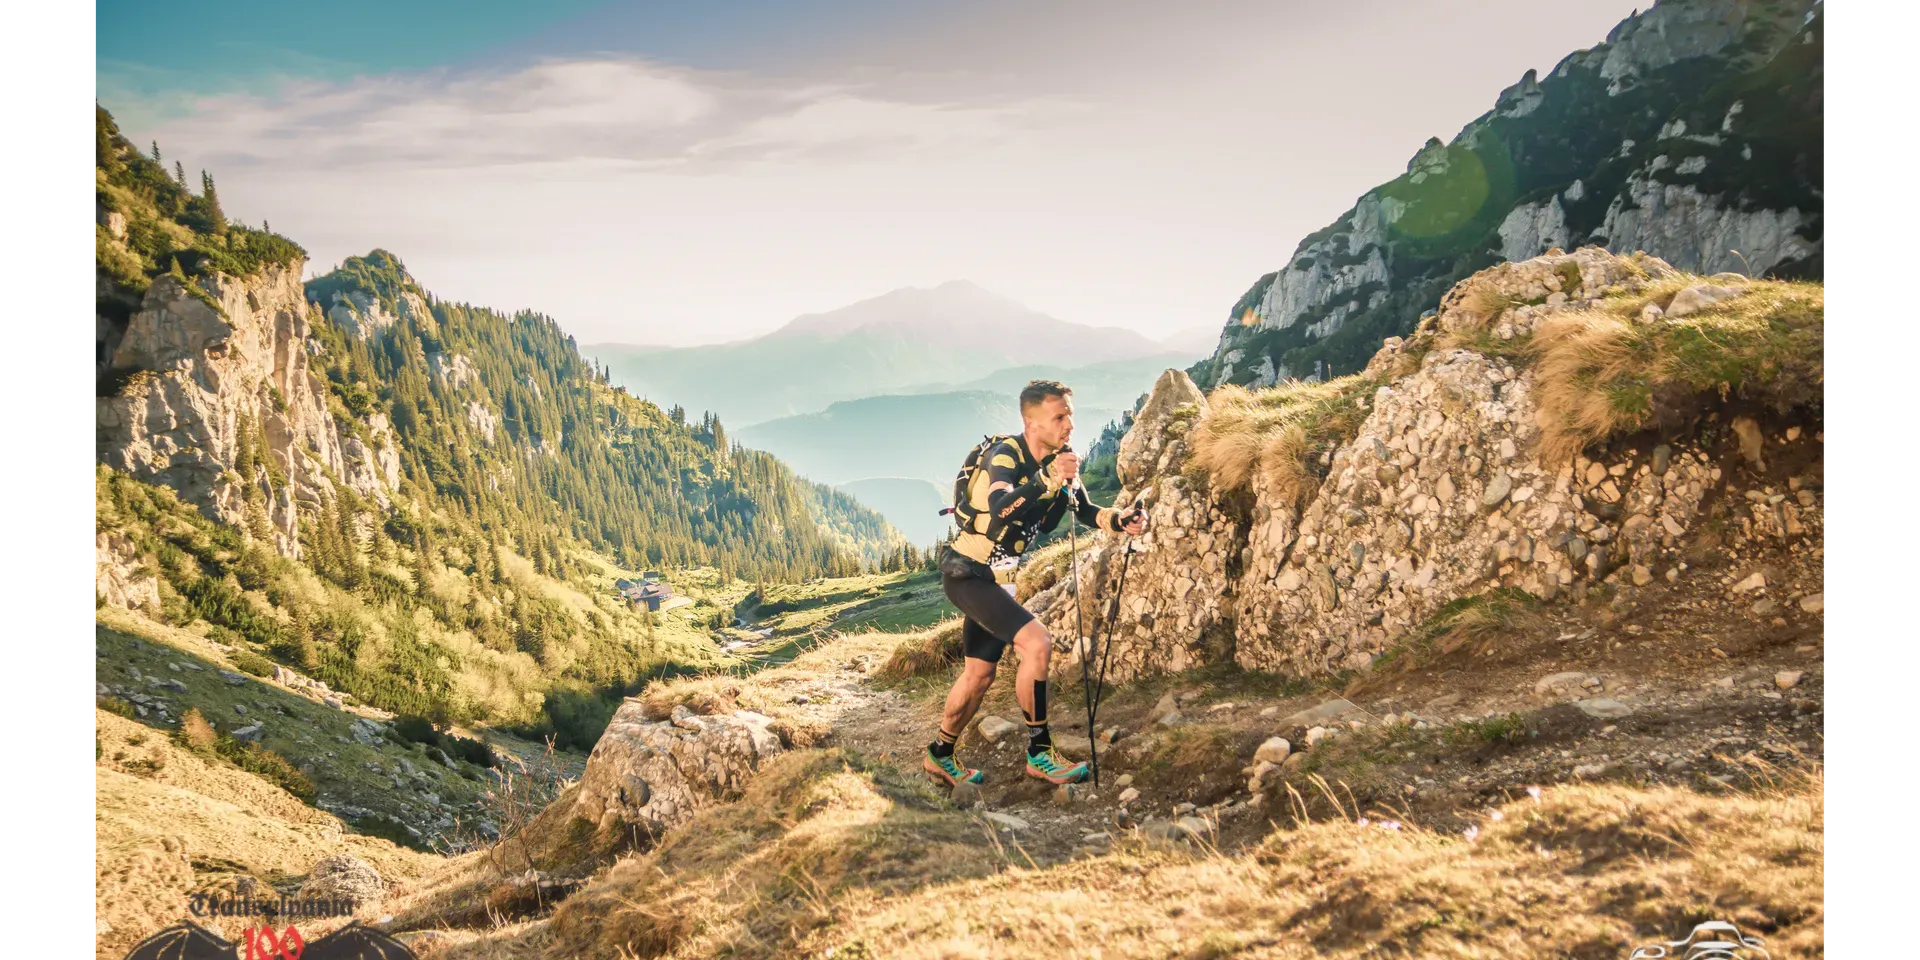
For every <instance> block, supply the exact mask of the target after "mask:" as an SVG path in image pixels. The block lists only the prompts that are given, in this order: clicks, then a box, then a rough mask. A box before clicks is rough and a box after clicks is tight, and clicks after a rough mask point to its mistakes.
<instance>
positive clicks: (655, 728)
mask: <svg viewBox="0 0 1920 960" xmlns="http://www.w3.org/2000/svg"><path fill="white" fill-rule="evenodd" d="M770 723H772V718H770V717H766V716H763V715H761V714H758V713H753V712H751V711H748V710H736V711H734V712H733V713H731V714H719V715H713V716H702V715H699V714H696V713H693V712H691V711H689V710H688V709H687V708H686V707H684V706H682V707H676V708H674V711H673V717H672V718H671V719H668V720H657V721H656V720H648V719H647V718H646V714H645V713H644V710H643V706H642V704H641V702H640V701H638V700H628V701H626V702H625V703H622V704H621V705H620V709H619V710H617V711H615V713H614V715H613V721H612V722H611V723H609V724H608V725H607V732H606V733H604V734H601V736H600V741H599V742H598V743H596V744H594V747H593V753H592V754H590V755H589V756H588V757H587V768H586V772H585V773H584V774H583V775H582V776H581V778H580V786H579V790H578V792H577V793H576V795H575V799H574V810H573V812H574V813H575V815H577V816H579V817H581V818H583V819H585V820H586V821H587V822H589V823H592V824H594V825H595V826H596V827H597V828H598V829H599V831H600V832H602V833H612V832H614V831H616V830H617V829H619V827H621V826H622V825H626V826H635V827H641V828H645V829H648V830H655V831H657V830H659V829H663V828H666V827H672V826H675V825H677V824H680V823H683V822H685V821H687V820H689V819H691V818H692V817H693V815H694V814H696V813H698V812H699V811H700V810H702V809H705V808H706V807H709V806H712V805H713V804H716V803H721V802H724V801H726V800H731V799H734V798H736V797H738V796H739V795H740V793H741V791H742V790H744V789H745V788H746V785H747V781H748V780H750V779H751V778H752V777H753V774H754V772H755V771H757V770H759V769H760V767H761V765H763V764H764V763H766V762H767V761H768V760H769V759H771V758H772V757H774V756H775V755H777V754H779V753H780V752H781V751H782V750H783V749H784V747H783V746H782V745H781V743H780V738H779V737H778V736H776V735H775V734H774V733H773V732H771V731H770V730H768V728H767V727H768V724H770Z"/></svg>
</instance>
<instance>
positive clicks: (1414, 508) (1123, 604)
mask: <svg viewBox="0 0 1920 960" xmlns="http://www.w3.org/2000/svg"><path fill="white" fill-rule="evenodd" d="M1671 273H1672V268H1671V267H1670V266H1669V265H1667V264H1666V263H1664V262H1662V261H1660V260H1658V259H1657V258H1652V257H1645V256H1640V257H1635V258H1622V257H1615V256H1613V255H1612V254H1609V253H1608V252H1606V251H1605V250H1601V249H1599V248H1591V247H1590V248H1584V249H1581V250H1577V251H1575V252H1574V253H1572V254H1560V253H1554V254H1550V255H1548V256H1543V257H1537V258H1534V259H1532V260H1528V261H1525V262H1521V263H1509V264H1502V265H1500V266H1497V267H1494V268H1492V269H1489V270H1487V271H1484V272H1482V273H1481V274H1478V275H1476V276H1475V277H1474V278H1472V279H1471V280H1469V281H1468V282H1466V283H1463V284H1461V285H1459V286H1458V287H1456V288H1455V289H1454V290H1453V291H1452V292H1450V293H1449V294H1448V295H1447V296H1446V297H1445V298H1444V299H1443V300H1442V301H1441V305H1440V309H1439V311H1438V313H1437V315H1436V316H1434V317H1432V318H1430V319H1429V320H1428V321H1426V322H1425V323H1423V324H1422V325H1421V328H1420V330H1419V331H1417V332H1416V334H1415V337H1414V340H1417V341H1418V345H1419V346H1420V347H1423V348H1425V349H1424V352H1423V353H1420V352H1416V351H1415V346H1414V343H1413V341H1411V340H1401V339H1400V338H1394V339H1392V340H1389V341H1388V342H1387V343H1386V344H1385V345H1384V346H1383V347H1382V348H1381V350H1380V352H1379V354H1378V355H1377V356H1376V357H1375V358H1374V360H1373V361H1372V363H1370V364H1369V366H1368V371H1369V373H1371V374H1375V375H1377V376H1378V377H1380V379H1381V380H1382V381H1383V383H1382V385H1381V386H1379V387H1378V389H1377V390H1376V391H1375V393H1374V394H1373V395H1372V396H1371V397H1364V398H1361V400H1360V401H1359V402H1360V403H1361V404H1362V405H1363V406H1364V408H1365V409H1366V410H1367V411H1368V412H1367V414H1366V416H1365V419H1364V420H1362V421H1361V423H1360V426H1359V428H1358V430H1357V431H1356V433H1355V434H1354V436H1353V438H1352V439H1351V440H1349V441H1347V442H1344V443H1342V444H1340V445H1339V446H1337V447H1335V448H1334V449H1333V450H1332V451H1331V452H1330V454H1329V456H1328V457H1327V458H1326V460H1325V464H1326V466H1325V470H1326V473H1325V476H1324V477H1323V478H1321V480H1320V483H1319V486H1318V488H1317V491H1316V492H1315V493H1314V494H1313V495H1312V497H1311V499H1309V500H1307V501H1306V502H1305V503H1304V505H1300V506H1296V505H1295V501H1294V500H1292V499H1291V498H1290V497H1289V496H1288V495H1286V494H1285V493H1284V492H1282V491H1278V490H1272V489H1267V488H1266V487H1264V486H1263V485H1262V484H1263V480H1262V478H1261V477H1260V473H1259V472H1258V471H1256V473H1255V480H1254V482H1253V484H1252V489H1251V496H1250V497H1249V496H1248V495H1247V494H1246V493H1241V494H1238V495H1235V496H1234V497H1233V498H1231V499H1230V500H1223V499H1222V498H1221V497H1220V495H1219V494H1217V493H1215V492H1213V491H1212V490H1211V489H1210V488H1209V487H1208V485H1207V484H1206V483H1205V480H1204V478H1200V479H1195V478H1191V477H1189V476H1188V472H1189V464H1188V437H1190V436H1191V435H1192V432H1193V431H1194V430H1196V429H1198V428H1199V427H1200V426H1202V425H1203V424H1204V423H1205V421H1206V418H1207V417H1208V416H1209V410H1208V407H1207V404H1206V403H1205V401H1204V398H1200V397H1197V396H1196V394H1197V391H1196V390H1195V389H1194V388H1193V386H1192V382H1191V381H1190V380H1188V379H1187V378H1186V376H1185V375H1184V374H1180V373H1178V372H1177V371H1169V372H1168V373H1167V374H1165V375H1163V376H1162V377H1161V379H1160V381H1159V382H1158V383H1156V384H1155V386H1154V390H1153V393H1152V394H1151V395H1150V396H1149V397H1148V400H1147V402H1146V404H1145V405H1144V406H1143V408H1142V410H1141V412H1140V415H1139V416H1138V417H1136V418H1135V422H1134V425H1133V427H1132V430H1131V431H1130V432H1129V433H1128V435H1127V436H1126V437H1125V438H1124V439H1123V440H1122V441H1121V445H1120V451H1121V452H1120V470H1121V477H1122V479H1123V482H1124V483H1125V485H1126V486H1125V488H1124V489H1123V491H1122V493H1121V497H1122V500H1123V501H1124V500H1125V499H1126V498H1130V497H1132V496H1134V495H1135V494H1136V493H1137V494H1139V495H1140V496H1142V498H1143V501H1144V505H1145V506H1146V507H1147V510H1148V516H1149V518H1150V521H1151V528H1150V530H1149V532H1148V533H1147V534H1146V535H1145V536H1144V537H1141V538H1139V547H1140V549H1141V550H1142V551H1143V552H1140V553H1137V554H1136V555H1134V557H1133V559H1132V562H1131V567H1130V569H1129V572H1128V575H1127V580H1126V586H1125V589H1124V591H1123V592H1122V596H1121V600H1120V606H1119V610H1120V614H1119V618H1118V623H1117V625H1116V626H1115V628H1114V631H1113V636H1112V638H1111V640H1112V651H1111V653H1110V655H1109V656H1110V657H1111V666H1110V668H1109V671H1110V676H1113V677H1118V678H1119V679H1121V680H1125V679H1128V678H1131V677H1134V676H1138V675H1140V674H1142V673H1151V672H1175V671H1180V670H1185V669H1189V668H1191V667H1194V666H1198V665H1201V664H1204V663H1208V662H1215V661H1221V660H1232V661H1235V662H1237V663H1239V664H1240V665H1241V666H1243V667H1246V668H1248V669H1259V670H1267V671H1275V672H1282V673H1288V674H1292V675H1317V674H1322V673H1325V672H1329V671H1334V670H1340V669H1346V668H1363V667H1365V666H1367V665H1368V664H1369V663H1370V662H1371V660H1372V658H1373V657H1374V656H1375V655H1377V654H1379V653H1380V652H1382V651H1383V650H1385V649H1387V648H1388V647H1389V646H1391V645H1392V644H1393V643H1394V642H1395V641H1397V640H1398V639H1400V638H1401V637H1403V636H1404V635H1406V633H1407V632H1408V630H1409V629H1410V628H1412V627H1414V626H1415V625H1417V624H1419V623H1420V622H1422V621H1423V620H1425V619H1426V618H1428V617H1430V616H1432V615H1433V614H1434V613H1435V612H1436V611H1438V609H1439V608H1440V607H1441V606H1442V605H1443V604H1445V603H1447V602H1448V601H1451V600H1454V599H1457V598H1460V597H1467V596H1473V595H1476V594H1480V593H1484V592H1486V591H1488V590H1490V589H1493V588H1496V587H1502V586H1506V587H1515V588H1520V589H1524V590H1526V591H1527V592H1528V593H1531V594H1533V595H1535V596H1537V597H1541V598H1544V599H1547V600H1553V599H1555V598H1557V597H1559V596H1561V595H1562V594H1564V593H1567V592H1570V591H1576V590H1584V589H1586V587H1587V586H1588V585H1591V584H1595V583H1599V582H1603V581H1604V582H1607V583H1610V584H1613V585H1615V586H1617V587H1622V588H1626V589H1632V588H1634V587H1639V586H1645V585H1646V584H1647V583H1648V582H1650V580H1651V579H1652V578H1653V577H1654V576H1656V575H1658V576H1666V575H1669V574H1677V567H1678V564H1679V563H1680V561H1681V559H1682V549H1683V546H1684V545H1685V544H1686V542H1687V541H1688V539H1689V537H1690V534H1691V533H1692V532H1693V531H1695V529H1696V527H1697V526H1698V524H1699V522H1700V520H1701V518H1702V511H1703V505H1704V504H1707V503H1709V502H1711V501H1714V500H1715V499H1716V498H1717V499H1718V500H1719V501H1721V502H1727V501H1732V502H1733V503H1735V504H1736V505H1737V507H1738V509H1737V510H1736V512H1735V513H1736V517H1737V519H1736V520H1735V521H1734V522H1735V524H1736V527H1737V528H1736V529H1735V530H1733V531H1731V534H1732V536H1733V537H1735V538H1736V539H1740V538H1744V539H1748V540H1753V541H1761V542H1771V543H1783V542H1791V541H1800V540H1806V541H1810V542H1818V537H1819V536H1820V534H1819V530H1820V529H1821V527H1822V519H1821V516H1822V508H1821V502H1820V498H1819V491H1818V487H1817V485H1811V486H1804V485H1796V486H1795V487H1794V492H1793V495H1792V496H1789V495H1788V492H1787V491H1785V490H1780V491H1774V490H1771V489H1766V490H1761V489H1747V490H1730V489H1729V482H1730V477H1731V476H1732V473H1733V471H1734V469H1735V468H1736V466H1738V467H1739V468H1740V469H1742V470H1745V469H1746V467H1745V466H1744V464H1745V462H1746V460H1745V458H1744V457H1743V456H1742V455H1741V454H1740V453H1739V452H1738V451H1737V450H1736V451H1734V452H1732V453H1731V454H1730V456H1732V458H1733V460H1734V462H1732V463H1722V462H1717V461H1716V459H1715V456H1716V455H1715V454H1713V453H1711V452H1710V451H1709V450H1707V449H1705V448H1702V447H1699V446H1697V445H1696V443H1695V438H1696V437H1697V436H1698V433H1697V432H1689V433H1687V434H1685V435H1684V436H1676V437H1675V438H1673V439H1671V440H1668V441H1666V442H1657V441H1656V442H1649V443H1645V444H1643V445H1640V446H1637V447H1636V448H1634V449H1629V450H1625V451H1620V452H1616V453H1614V454H1611V455H1605V456H1603V457H1602V459H1599V460H1588V459H1586V458H1585V457H1584V456H1580V457H1576V458H1575V459H1574V460H1573V461H1572V462H1570V463H1569V462H1561V463H1548V462H1545V461H1543V459H1542V457H1541V446H1540V445H1541V441H1542V430H1541V427H1540V426H1539V420H1538V417H1539V405H1538V402H1537V393H1538V385H1537V384H1536V382H1535V374H1534V372H1533V370H1532V369H1530V368H1525V367H1519V366H1516V365H1515V364H1514V363H1512V362H1511V361H1509V360H1505V359H1501V358H1499V357H1497V356H1487V355H1484V354H1481V353H1477V352H1474V351H1472V350H1467V349H1458V348H1448V347H1445V346H1444V345H1441V342H1442V340H1443V338H1444V337H1445V336H1446V335H1447V334H1449V333H1453V332H1461V333H1466V332H1469V331H1480V333H1478V334H1476V335H1484V334H1485V333H1491V335H1492V336H1494V337H1496V338H1498V339H1501V340H1512V339H1514V338H1517V337H1523V336H1525V335H1526V334H1529V333H1530V332H1532V331H1533V330H1534V329H1535V328H1536V327H1538V326H1539V325H1540V324H1541V323H1543V322H1545V321H1546V320H1548V319H1549V318H1552V317H1553V316H1555V315H1556V314H1559V313H1561V312H1563V311H1571V310H1581V309H1585V308H1587V307H1588V305H1590V304H1591V303H1592V302H1593V301H1595V300H1597V299H1598V298H1601V297H1604V296H1607V295H1609V294H1630V293H1632V292H1633V291H1635V290H1638V289H1643V288H1645V287H1646V286H1647V285H1649V284H1652V283H1654V282H1657V281H1659V280H1661V279H1662V278H1664V277H1667V276H1669V275H1671ZM1576 275H1577V276H1578V278H1579V279H1578V282H1577V283H1575V282H1574V280H1573V278H1574V277H1575V276H1576ZM1728 282H1730V283H1735V284H1737V283H1738V282H1739V281H1738V278H1733V279H1730V280H1729V281H1728ZM1728 289H1729V291H1730V292H1729V293H1727V294H1716V295H1715V296H1720V297H1722V298H1724V297H1725V296H1738V295H1742V294H1741V293H1740V291H1739V288H1738V287H1737V286H1735V287H1732V288H1728ZM1700 296H1701V297H1705V296H1706V295H1705V294H1700ZM1676 299H1677V298H1676ZM1530 301H1533V302H1531V303H1529V302H1530ZM1487 302H1501V303H1508V304H1521V305H1519V306H1512V307H1509V308H1506V309H1504V310H1503V311H1502V312H1501V313H1499V314H1498V315H1497V317H1496V318H1495V322H1494V323H1493V324H1492V326H1491V329H1490V330H1489V329H1488V328H1487V323H1488V319H1487V318H1486V317H1485V316H1484V315H1483V314H1482V313H1480V311H1482V310H1484V309H1485V307H1484V304H1486V303H1487ZM1416 356H1417V357H1418V358H1419V359H1418V363H1417V364H1416V363H1415V362H1414V358H1415V357H1416ZM1409 371H1411V372H1409ZM1759 429H1760V428H1759V427H1758V426H1757V425H1752V426H1751V429H1750V431H1749V432H1752V433H1754V434H1755V436H1758V431H1759ZM1735 432H1737V431H1735ZM1795 432H1796V434H1797V433H1798V430H1797V428H1796V431H1795ZM1782 439H1783V440H1784V438H1782ZM1768 442H1769V443H1771V442H1774V441H1773V440H1771V439H1769V440H1768ZM1743 475H1746V476H1750V475H1751V474H1743ZM1091 539H1092V542H1091V543H1090V544H1088V543H1087V541H1084V540H1083V541H1082V543H1083V544H1087V545H1086V546H1085V547H1084V548H1083V549H1082V551H1081V554H1080V556H1079V558H1078V564H1077V565H1078V568H1079V570H1080V580H1081V591H1082V592H1083V594H1084V596H1083V597H1081V598H1079V599H1080V601H1081V603H1083V607H1082V608H1081V619H1080V620H1079V621H1076V619H1075V616H1074V612H1075V606H1074V603H1075V600H1076V597H1075V595H1074V592H1075V591H1074V585H1073V582H1072V577H1071V575H1062V576H1061V578H1060V580H1059V581H1058V582H1057V583H1055V584H1054V585H1052V586H1051V587H1049V588H1048V589H1046V590H1043V591H1040V592H1038V593H1036V594H1035V595H1034V596H1033V598H1032V599H1031V600H1030V601H1029V608H1030V609H1032V610H1033V611H1034V612H1035V614H1036V615H1037V616H1039V617H1040V618H1041V620H1042V621H1043V622H1044V623H1045V624H1046V625H1047V627H1048V629H1049V630H1051V631H1052V632H1053V633H1054V635H1055V636H1056V637H1059V638H1063V639H1064V638H1072V637H1074V636H1076V635H1077V632H1076V622H1078V623H1081V624H1084V625H1085V627H1086V629H1087V631H1088V632H1092V629H1093V627H1092V625H1093V624H1094V623H1095V622H1096V619H1097V618H1098V617H1099V616H1100V615H1101V614H1104V613H1105V611H1106V610H1107V607H1108V599H1109V597H1111V596H1112V594H1113V592H1114V590H1115V589H1116V587H1117V586H1118V579H1119V573H1120V568H1121V565H1122V559H1123V554H1122V553H1121V550H1122V542H1123V539H1122V538H1119V537H1116V536H1114V535H1112V534H1104V533H1103V534H1096V535H1095V536H1094V537H1093V538H1091ZM1736 589H1737V588H1736ZM1059 646H1061V647H1062V648H1063V649H1064V651H1065V653H1066V654H1067V655H1066V656H1063V657H1062V658H1061V662H1062V666H1061V668H1060V669H1062V670H1066V671H1068V672H1070V673H1073V674H1075V675H1077V673H1078V669H1079V667H1078V659H1077V658H1078V656H1079V655H1080V653H1081V650H1082V648H1083V646H1084V644H1080V643H1073V642H1070V641H1069V642H1065V643H1062V644H1059Z"/></svg>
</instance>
